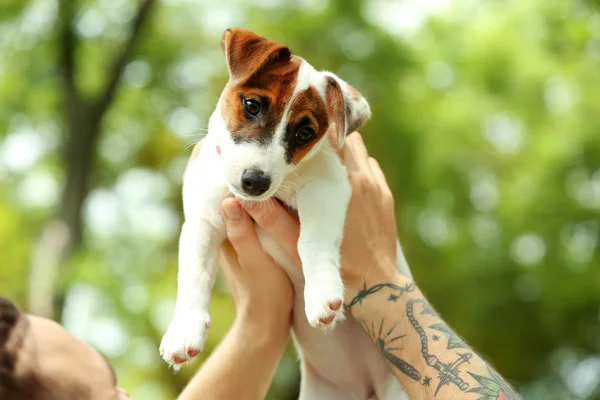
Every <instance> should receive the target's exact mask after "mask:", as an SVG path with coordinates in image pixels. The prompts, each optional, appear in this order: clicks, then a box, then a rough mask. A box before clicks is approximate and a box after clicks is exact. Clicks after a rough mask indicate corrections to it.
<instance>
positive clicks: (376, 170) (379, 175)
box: [369, 157, 390, 191]
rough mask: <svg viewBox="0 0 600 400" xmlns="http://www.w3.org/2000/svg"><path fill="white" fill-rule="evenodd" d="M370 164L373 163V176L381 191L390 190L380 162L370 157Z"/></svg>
mask: <svg viewBox="0 0 600 400" xmlns="http://www.w3.org/2000/svg"><path fill="white" fill-rule="evenodd" d="M369 164H370V165H371V172H372V173H373V177H374V178H375V181H376V182H377V186H379V189H381V191H389V190H390V186H389V185H388V183H387V179H385V175H384V174H383V171H382V170H381V167H380V166H379V163H378V162H377V160H376V159H374V158H373V157H369Z"/></svg>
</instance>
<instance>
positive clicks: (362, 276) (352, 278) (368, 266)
mask: <svg viewBox="0 0 600 400" xmlns="http://www.w3.org/2000/svg"><path fill="white" fill-rule="evenodd" d="M353 269H354V270H358V271H360V273H358V274H356V273H354V274H348V273H344V274H343V279H344V285H345V288H346V296H345V297H346V302H349V301H350V300H352V298H354V297H355V296H356V295H357V294H358V292H360V291H361V290H363V289H364V288H365V286H367V287H369V286H372V285H374V284H376V283H381V282H387V281H390V280H392V279H397V275H401V274H400V273H399V272H398V270H397V268H396V262H395V261H393V260H387V259H381V260H373V261H364V262H363V263H362V265H357V266H356V267H354V268H353ZM342 272H344V270H342ZM401 276H402V277H404V275H401Z"/></svg>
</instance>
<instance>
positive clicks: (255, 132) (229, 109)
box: [221, 56, 302, 143]
mask: <svg viewBox="0 0 600 400" xmlns="http://www.w3.org/2000/svg"><path fill="white" fill-rule="evenodd" d="M301 62H302V59H301V58H299V57H296V56H292V58H291V59H290V60H289V61H281V62H275V63H273V64H271V65H269V66H268V67H266V68H264V69H263V70H261V71H260V72H259V73H257V74H256V75H254V76H253V77H252V78H251V79H249V80H248V81H247V82H245V83H244V84H242V85H240V86H235V87H234V86H231V84H227V86H226V87H225V90H224V93H223V101H222V105H221V115H222V116H223V119H224V120H225V124H226V126H227V128H228V129H229V131H230V132H231V134H232V136H233V139H234V141H244V140H252V141H257V142H260V143H269V142H270V141H271V139H272V138H273V135H274V134H275V129H276V127H277V125H278V124H279V122H280V121H281V119H282V118H283V113H284V111H285V105H286V103H287V102H288V101H289V100H290V98H291V96H292V93H293V91H294V87H295V85H296V78H297V76H298V70H299V68H300V63H301ZM243 98H255V99H263V101H262V106H263V108H262V109H261V112H260V114H259V115H258V117H257V118H256V119H249V118H248V117H246V115H245V114H244V112H243V110H242V99H243Z"/></svg>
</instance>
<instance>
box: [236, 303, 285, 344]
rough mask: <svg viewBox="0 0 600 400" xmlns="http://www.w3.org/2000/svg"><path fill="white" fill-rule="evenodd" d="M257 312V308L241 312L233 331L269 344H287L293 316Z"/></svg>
mask: <svg viewBox="0 0 600 400" xmlns="http://www.w3.org/2000/svg"><path fill="white" fill-rule="evenodd" d="M257 311H258V310H256V308H255V307H254V308H245V309H243V310H241V311H240V312H239V313H238V315H237V317H236V319H235V322H234V327H233V329H235V330H240V331H242V332H243V333H244V335H246V336H248V337H252V338H253V339H260V340H261V341H263V342H265V343H267V344H271V345H272V344H280V343H283V344H284V345H285V344H287V341H288V339H289V335H290V327H291V315H290V314H287V315H285V314H283V313H272V312H271V313H270V312H269V311H268V310H263V311H262V312H260V311H259V312H257Z"/></svg>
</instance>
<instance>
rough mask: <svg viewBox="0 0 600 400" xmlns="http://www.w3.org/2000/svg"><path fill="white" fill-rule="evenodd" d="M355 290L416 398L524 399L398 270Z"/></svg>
mask: <svg viewBox="0 0 600 400" xmlns="http://www.w3.org/2000/svg"><path fill="white" fill-rule="evenodd" d="M381 270H387V271H391V272H390V273H388V274H382V275H381V276H377V277H375V276H372V277H369V278H368V279H366V280H365V281H364V282H363V285H362V288H360V289H359V288H358V287H353V288H352V289H350V290H349V292H351V293H349V296H348V299H350V300H349V301H348V303H347V305H346V307H347V309H348V310H350V311H351V312H352V315H353V316H354V317H355V318H356V319H357V321H359V322H360V323H361V324H362V326H363V327H364V329H365V330H366V331H367V332H368V334H369V336H370V337H371V339H372V340H373V342H374V343H375V345H376V346H377V348H378V350H379V351H380V352H381V354H382V355H383V357H384V358H385V359H386V360H387V362H388V364H389V365H390V367H391V368H392V370H393V372H394V374H395V375H396V377H397V378H398V380H399V381H400V383H401V384H402V386H403V387H404V388H405V389H406V391H407V392H408V394H409V395H411V398H413V397H414V398H427V399H433V398H436V399H440V400H442V399H474V400H475V399H485V400H496V399H506V400H508V399H511V400H513V399H515V400H516V399H519V397H518V395H517V394H516V393H515V392H514V390H513V389H512V388H511V387H510V386H509V385H508V384H507V383H506V382H505V381H504V380H503V379H502V378H501V377H500V376H499V375H498V373H496V372H495V371H494V370H493V369H492V368H491V367H490V366H489V365H488V364H487V363H486V362H485V361H484V360H483V359H481V357H479V356H477V355H476V354H475V352H474V351H473V349H471V348H470V347H469V346H468V345H467V344H466V343H465V342H463V341H462V340H461V339H460V338H459V337H458V336H457V335H456V334H455V333H454V332H453V331H452V329H450V327H448V325H446V324H445V323H444V321H443V320H442V319H441V318H440V317H439V316H438V315H437V313H436V312H435V311H434V310H433V308H432V307H431V305H430V304H429V303H428V302H427V300H426V299H425V297H424V296H423V294H422V293H421V291H420V290H419V289H418V288H417V287H416V285H415V284H414V283H413V282H412V281H411V280H410V279H408V278H406V277H405V276H403V275H402V274H400V273H399V272H396V271H395V264H389V265H385V266H382V268H381Z"/></svg>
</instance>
